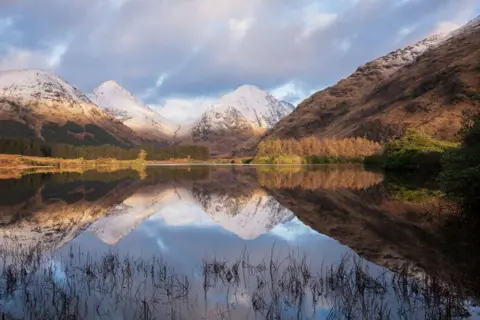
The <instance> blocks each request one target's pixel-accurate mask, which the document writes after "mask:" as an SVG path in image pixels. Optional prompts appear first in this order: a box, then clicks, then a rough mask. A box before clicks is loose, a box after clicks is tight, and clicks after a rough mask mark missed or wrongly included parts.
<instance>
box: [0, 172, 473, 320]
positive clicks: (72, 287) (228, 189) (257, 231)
mask: <svg viewBox="0 0 480 320" xmlns="http://www.w3.org/2000/svg"><path fill="white" fill-rule="evenodd" d="M2 177H3V179H0V195H1V196H0V237H1V238H0V241H1V243H0V272H1V278H0V314H1V315H2V317H4V318H6V319H33V318H35V319H263V318H265V319H462V318H471V319H476V318H479V315H478V309H477V308H476V307H475V305H476V304H475V302H476V301H478V300H477V299H475V297H476V293H478V291H476V290H475V288H476V284H477V282H478V276H477V274H476V270H477V269H475V268H473V267H471V266H472V265H476V263H475V262H474V260H475V261H476V259H473V258H472V256H475V255H476V254H475V252H472V251H470V252H468V250H467V249H466V250H467V253H466V254H465V255H462V254H461V252H463V250H459V248H458V247H452V246H449V243H451V242H452V241H453V240H452V237H454V235H450V234H449V233H448V232H446V231H445V230H447V228H446V227H445V226H446V225H447V223H451V217H450V216H449V214H446V213H444V211H445V210H444V209H443V208H444V207H445V203H443V202H442V200H441V198H439V197H438V195H439V194H438V191H435V190H432V189H431V188H430V187H429V186H424V185H422V186H417V184H416V183H413V184H412V183H410V182H408V183H405V182H404V181H403V180H402V179H400V178H398V177H384V176H383V175H382V173H379V172H369V171H365V170H364V169H363V167H358V166H316V167H295V166H293V167H273V166H272V167H270V166H259V167H255V166H244V167H230V166H218V167H217V166H190V167H189V166H175V167H149V168H148V169H147V170H144V171H141V172H137V171H131V170H123V171H116V172H94V171H89V172H85V173H83V174H80V173H61V174H60V173H58V174H51V173H44V174H28V175H23V176H19V177H12V176H8V175H6V176H2ZM448 230H450V229H448Z"/></svg>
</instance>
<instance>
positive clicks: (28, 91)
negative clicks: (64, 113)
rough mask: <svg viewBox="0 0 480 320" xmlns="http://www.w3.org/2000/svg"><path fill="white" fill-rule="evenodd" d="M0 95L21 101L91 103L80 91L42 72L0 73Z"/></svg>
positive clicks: (13, 71)
mask: <svg viewBox="0 0 480 320" xmlns="http://www.w3.org/2000/svg"><path fill="white" fill-rule="evenodd" d="M0 95H1V96H2V97H8V98H14V99H19V100H21V101H32V100H50V101H54V102H55V101H56V102H58V101H61V100H69V101H74V102H78V103H90V100H88V98H87V97H86V96H85V95H84V94H83V93H82V92H81V91H80V90H78V89H77V88H75V87H73V86H72V85H70V84H69V83H67V82H66V81H65V80H63V79H62V78H61V77H59V76H57V75H54V74H49V73H47V72H45V71H42V70H10V71H0Z"/></svg>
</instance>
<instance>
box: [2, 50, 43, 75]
mask: <svg viewBox="0 0 480 320" xmlns="http://www.w3.org/2000/svg"><path fill="white" fill-rule="evenodd" d="M49 68H50V63H49V57H48V56H46V55H44V54H43V53H40V52H35V51H30V50H25V49H18V48H9V49H7V52H6V53H5V54H4V55H3V56H1V55H0V70H15V69H49Z"/></svg>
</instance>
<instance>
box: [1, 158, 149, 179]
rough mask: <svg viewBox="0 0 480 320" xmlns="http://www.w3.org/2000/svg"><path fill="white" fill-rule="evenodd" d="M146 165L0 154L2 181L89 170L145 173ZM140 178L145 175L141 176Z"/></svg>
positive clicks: (123, 161)
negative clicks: (34, 175)
mask: <svg viewBox="0 0 480 320" xmlns="http://www.w3.org/2000/svg"><path fill="white" fill-rule="evenodd" d="M145 164H146V163H145V162H140V161H138V160H134V161H131V160H116V159H97V160H84V159H57V158H43V157H27V156H20V155H9V154H0V179H12V178H14V179H15V178H19V177H21V176H23V175H25V174H31V173H47V172H48V173H59V172H78V173H83V172H84V171H87V170H96V171H99V172H113V171H116V170H121V169H134V170H138V171H142V172H143V171H145V170H144V169H145ZM140 176H144V175H143V174H141V175H140Z"/></svg>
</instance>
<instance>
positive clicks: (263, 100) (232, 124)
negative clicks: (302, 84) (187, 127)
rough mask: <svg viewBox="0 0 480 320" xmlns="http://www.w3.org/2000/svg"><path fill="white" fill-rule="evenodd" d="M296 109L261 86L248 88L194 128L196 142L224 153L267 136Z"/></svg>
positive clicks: (214, 107) (232, 95)
mask: <svg viewBox="0 0 480 320" xmlns="http://www.w3.org/2000/svg"><path fill="white" fill-rule="evenodd" d="M293 110H294V107H293V106H292V105H291V104H289V103H288V102H285V101H279V100H278V99H276V98H275V97H274V96H272V95H271V94H270V93H268V92H265V91H262V90H260V89H259V88H258V87H255V86H251V85H244V86H241V87H239V88H238V89H237V90H235V91H234V92H232V93H229V94H227V95H225V96H223V97H222V98H220V99H219V100H218V101H217V102H216V103H214V104H213V105H212V106H211V107H210V108H209V109H208V110H207V111H206V112H204V113H203V114H202V116H201V118H200V120H199V121H198V123H197V124H196V125H195V126H194V127H193V128H192V130H191V133H192V137H193V141H194V142H207V143H208V142H210V143H215V144H216V145H218V146H216V147H219V149H220V150H221V151H224V150H232V149H233V148H234V147H235V145H237V144H238V143H241V142H242V141H245V140H247V139H249V138H251V137H252V136H254V135H259V134H262V133H264V132H265V131H266V130H268V129H270V128H272V127H273V126H274V125H275V124H276V123H277V122H278V121H280V119H282V118H283V117H284V116H286V115H288V114H289V113H291V112H292V111H293Z"/></svg>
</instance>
